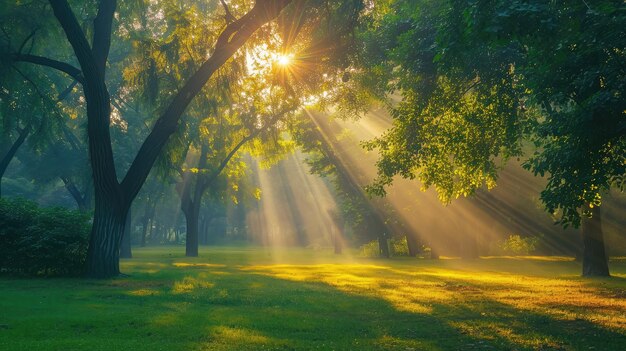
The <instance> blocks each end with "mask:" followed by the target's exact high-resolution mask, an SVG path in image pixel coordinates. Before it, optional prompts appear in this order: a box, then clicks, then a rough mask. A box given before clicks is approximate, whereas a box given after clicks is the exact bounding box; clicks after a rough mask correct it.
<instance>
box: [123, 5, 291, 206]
mask: <svg viewBox="0 0 626 351" xmlns="http://www.w3.org/2000/svg"><path fill="white" fill-rule="evenodd" d="M291 2H292V0H257V2H256V3H255V5H254V7H253V8H252V10H250V11H249V12H248V13H247V14H245V15H244V16H242V17H241V18H239V19H238V20H236V21H235V22H232V23H230V24H228V25H227V26H226V28H225V29H224V31H223V32H222V33H221V34H220V36H219V38H218V39H217V43H216V45H215V51H214V52H213V54H212V55H211V57H209V58H208V59H207V60H206V61H205V62H204V63H203V64H202V65H201V66H200V68H199V69H198V71H196V73H195V74H194V75H193V76H192V77H191V78H190V79H189V80H188V81H187V82H186V83H185V85H184V86H183V87H182V88H181V89H180V90H179V91H178V94H176V96H175V97H174V99H173V100H172V102H171V103H170V104H169V106H168V107H167V108H166V109H165V112H164V113H163V114H162V115H161V117H159V119H158V120H157V121H156V123H155V125H154V127H153V129H152V132H151V133H150V135H148V137H147V138H146V140H145V141H144V143H143V144H142V145H141V148H140V149H139V152H138V153H137V156H136V157H135V159H134V160H133V163H132V164H131V166H130V168H129V169H128V172H127V173H126V176H125V177H124V180H122V183H121V185H122V188H123V190H124V192H125V195H126V196H127V197H128V198H130V199H132V198H134V197H135V196H136V195H137V193H138V192H139V189H140V188H141V185H142V184H143V182H144V180H145V179H146V177H147V176H148V173H149V172H150V169H151V168H152V165H153V164H154V162H155V160H156V158H157V157H158V155H159V154H160V152H161V149H162V148H163V146H164V145H165V143H166V142H167V140H168V139H169V137H170V135H172V134H173V133H174V132H175V131H176V129H177V128H178V122H179V121H180V119H181V117H182V114H183V113H184V112H185V110H186V109H187V106H189V104H190V103H191V101H192V100H193V98H194V97H195V96H196V95H198V93H199V92H200V90H202V88H203V87H204V85H205V84H206V82H207V81H208V80H209V79H210V78H211V76H212V75H213V73H215V71H217V70H218V69H219V68H220V67H221V66H222V65H223V64H224V63H225V62H226V61H227V60H228V59H229V58H230V57H232V55H234V53H235V52H236V51H237V50H239V48H241V47H242V46H243V45H244V44H245V42H246V41H247V40H248V39H249V38H250V37H251V36H252V34H254V32H255V31H256V30H257V29H259V28H261V27H262V26H263V25H265V24H266V23H268V22H269V21H271V20H273V19H274V18H275V17H276V16H278V14H279V13H280V12H281V11H282V10H283V9H284V8H285V7H286V6H287V5H289V4H290V3H291Z"/></svg>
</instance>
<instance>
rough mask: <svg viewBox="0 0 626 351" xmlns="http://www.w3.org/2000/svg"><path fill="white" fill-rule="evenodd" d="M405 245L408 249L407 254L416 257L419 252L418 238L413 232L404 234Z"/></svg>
mask: <svg viewBox="0 0 626 351" xmlns="http://www.w3.org/2000/svg"><path fill="white" fill-rule="evenodd" d="M406 246H407V247H408V249H409V256H411V257H416V256H417V255H419V253H420V245H419V240H417V238H416V237H415V235H413V234H407V235H406Z"/></svg>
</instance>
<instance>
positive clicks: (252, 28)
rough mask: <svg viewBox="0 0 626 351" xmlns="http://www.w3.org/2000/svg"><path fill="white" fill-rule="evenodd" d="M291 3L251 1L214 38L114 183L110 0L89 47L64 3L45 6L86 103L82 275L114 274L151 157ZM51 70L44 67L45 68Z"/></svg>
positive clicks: (101, 8) (104, 1)
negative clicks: (87, 173)
mask: <svg viewBox="0 0 626 351" xmlns="http://www.w3.org/2000/svg"><path fill="white" fill-rule="evenodd" d="M290 2H291V0H272V1H257V2H255V4H254V7H253V8H252V10H250V11H249V12H248V13H246V14H245V15H243V16H242V17H241V18H239V19H237V20H236V21H234V22H231V23H229V24H228V25H227V26H226V28H225V29H224V31H223V32H222V33H221V34H220V36H219V38H218V40H217V43H216V45H215V48H214V51H213V54H212V55H211V56H210V57H209V58H208V59H207V60H206V61H205V62H204V63H203V64H202V65H201V66H200V68H199V69H198V71H196V72H195V73H194V74H193V76H191V77H190V78H189V79H188V80H187V81H186V82H185V84H184V85H183V87H182V88H181V89H180V90H179V91H178V93H177V94H176V95H175V96H174V98H173V100H172V102H171V103H170V104H169V106H167V107H166V108H165V109H164V112H163V114H162V115H161V117H159V119H158V120H157V121H156V123H155V125H154V127H153V129H152V132H151V133H150V134H149V135H148V137H147V138H146V140H145V141H144V143H143V144H142V146H141V148H140V149H139V152H138V153H137V156H136V157H135V159H134V160H133V162H132V164H131V166H130V168H129V170H128V172H127V173H126V176H125V177H124V179H123V180H122V182H121V183H120V182H119V181H118V179H117V174H116V171H115V164H114V162H113V149H112V146H111V136H110V131H109V124H110V117H111V99H110V95H109V92H108V89H107V85H106V81H105V73H106V61H107V57H108V54H109V48H110V45H111V33H112V23H113V17H114V13H115V8H116V4H117V2H116V0H100V1H99V5H98V11H97V15H96V17H95V20H94V26H93V32H92V33H93V40H92V42H93V47H92V46H90V44H89V41H88V40H87V38H86V37H85V33H84V32H83V30H82V27H81V25H80V24H79V23H78V20H77V19H76V16H75V15H74V12H73V11H72V9H71V7H70V5H69V3H68V2H67V1H66V0H49V3H50V5H51V7H52V10H53V12H54V15H55V17H56V18H57V20H58V22H59V24H60V25H61V27H62V28H63V31H64V32H65V36H66V38H67V40H68V41H69V43H70V45H71V46H72V49H73V51H74V54H75V56H76V59H77V60H78V62H79V64H80V67H81V72H82V76H78V75H76V76H74V75H73V76H74V78H76V79H77V80H79V79H81V80H82V82H83V91H84V95H85V100H86V102H87V134H88V137H89V156H90V160H91V167H92V171H93V179H94V192H95V202H96V207H95V213H94V223H93V227H92V232H91V238H90V244H89V249H88V253H87V256H88V257H87V275H88V276H90V277H94V278H108V277H113V276H116V275H118V274H119V245H120V241H121V238H122V235H123V232H124V225H125V221H126V215H127V211H128V208H130V205H131V203H132V201H133V199H134V198H135V197H136V196H137V193H138V192H139V190H140V189H141V187H142V185H143V183H144V182H145V180H146V178H147V176H148V174H149V172H150V170H151V169H152V166H153V164H154V162H155V161H156V159H157V157H158V156H159V154H160V153H161V150H162V148H163V146H164V145H165V144H166V142H167V140H168V139H169V137H170V136H171V135H172V134H173V133H174V132H175V131H176V129H177V126H178V122H179V120H180V119H181V117H182V115H183V113H184V112H185V110H186V108H187V106H188V105H189V104H190V103H191V101H192V100H193V98H194V97H195V96H196V95H197V94H198V93H199V92H200V91H201V89H202V88H203V87H204V85H205V84H206V82H207V81H208V80H209V79H210V78H211V76H213V73H215V71H217V70H218V69H219V68H220V67H221V66H222V65H223V64H224V63H225V62H226V61H227V60H228V59H229V58H230V57H231V56H232V55H233V54H234V53H235V52H236V51H238V50H239V48H240V47H241V46H243V45H244V44H245V43H246V41H247V40H248V39H249V38H250V37H251V36H252V35H253V33H254V32H256V31H257V29H259V28H260V27H261V26H263V25H265V24H266V23H267V22H269V21H271V20H273V19H274V18H275V17H276V16H278V14H279V13H280V12H281V11H282V9H283V8H285V7H286V6H287V5H288V4H289V3H290ZM47 64H48V65H49V66H51V67H52V65H51V63H50V62H47Z"/></svg>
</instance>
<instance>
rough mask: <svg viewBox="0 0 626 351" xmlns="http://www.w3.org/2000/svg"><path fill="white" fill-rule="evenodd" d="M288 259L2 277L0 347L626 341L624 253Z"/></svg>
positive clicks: (168, 252)
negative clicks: (94, 275)
mask: <svg viewBox="0 0 626 351" xmlns="http://www.w3.org/2000/svg"><path fill="white" fill-rule="evenodd" d="M280 257H282V259H283V260H282V261H278V259H277V256H274V255H273V254H272V253H271V252H269V251H268V250H265V249H253V248H233V249H230V248H218V249H208V250H207V249H203V250H201V252H200V257H197V258H186V257H184V250H183V249H181V248H178V247H177V248H149V249H145V250H136V252H135V258H133V259H132V260H124V261H123V262H122V270H123V271H124V272H125V273H127V274H128V276H125V277H121V278H118V279H114V280H104V281H96V280H80V279H23V280H20V279H5V280H0V296H2V299H0V325H5V326H6V327H0V350H3V351H5V350H6V351H15V350H30V349H36V350H43V351H47V350H90V351H91V350H102V351H104V350H133V351H140V350H150V351H152V350H167V351H177V350H181V351H182V350H313V349H319V350H402V351H407V350H436V351H443V350H513V349H515V350H589V349H590V348H591V347H593V348H595V350H621V349H626V323H625V322H626V306H625V304H624V301H625V300H626V279H624V278H620V277H621V276H623V275H624V274H625V273H626V265H625V264H624V263H612V267H611V268H612V273H613V275H614V276H618V277H617V278H611V279H583V278H581V277H579V273H578V272H579V269H580V267H579V266H578V263H577V262H572V261H566V260H550V259H545V260H542V259H535V258H514V259H509V258H502V257H498V258H492V259H479V260H469V261H464V260H458V259H451V260H439V261H430V260H418V259H410V258H403V259H393V260H383V259H372V260H368V259H351V258H348V259H346V258H343V257H336V256H335V255H333V254H332V251H329V252H325V251H324V250H317V251H312V250H302V249H294V250H291V251H290V250H287V249H281V252H280ZM593 348H592V350H593Z"/></svg>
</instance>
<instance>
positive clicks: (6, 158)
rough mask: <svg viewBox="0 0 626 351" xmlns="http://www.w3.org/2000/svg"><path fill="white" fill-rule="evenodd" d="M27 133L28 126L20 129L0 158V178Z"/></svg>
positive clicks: (0, 189) (0, 194)
mask: <svg viewBox="0 0 626 351" xmlns="http://www.w3.org/2000/svg"><path fill="white" fill-rule="evenodd" d="M29 133H30V128H24V129H23V130H22V131H20V135H19V137H18V138H17V140H15V142H13V144H12V145H11V147H10V148H9V150H8V151H7V153H6V154H5V155H4V156H3V157H2V160H1V161H0V180H2V177H4V172H6V170H7V168H8V167H9V163H11V160H13V157H15V154H16V153H17V150H18V149H19V148H20V146H22V144H24V141H25V140H26V137H28V134H29ZM0 196H2V187H0Z"/></svg>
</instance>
